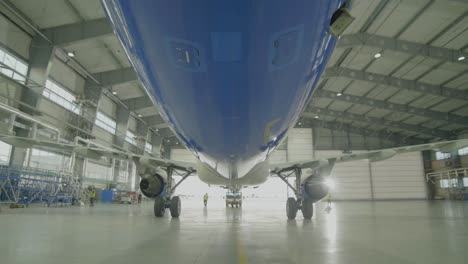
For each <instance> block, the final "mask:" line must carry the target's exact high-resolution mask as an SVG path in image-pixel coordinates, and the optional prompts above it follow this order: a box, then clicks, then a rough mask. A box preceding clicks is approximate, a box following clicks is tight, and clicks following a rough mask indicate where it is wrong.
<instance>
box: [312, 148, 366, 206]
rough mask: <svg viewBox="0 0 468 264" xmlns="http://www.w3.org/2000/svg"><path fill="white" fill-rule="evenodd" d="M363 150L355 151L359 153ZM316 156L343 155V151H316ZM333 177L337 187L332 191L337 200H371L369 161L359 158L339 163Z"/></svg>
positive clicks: (334, 169)
mask: <svg viewBox="0 0 468 264" xmlns="http://www.w3.org/2000/svg"><path fill="white" fill-rule="evenodd" d="M359 152H362V151H353V153H355V154H358V153H359ZM315 155H316V158H327V157H336V156H339V155H343V154H342V153H341V151H324V150H322V151H316V153H315ZM331 177H332V179H333V182H334V183H335V187H334V188H333V190H332V191H331V192H330V193H331V195H332V199H336V200H370V199H372V189H371V184H370V177H371V175H370V170H369V162H368V161H367V160H358V161H353V162H344V163H338V164H336V165H335V167H334V168H333V171H332V174H331Z"/></svg>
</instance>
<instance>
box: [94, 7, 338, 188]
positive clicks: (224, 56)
mask: <svg viewBox="0 0 468 264" xmlns="http://www.w3.org/2000/svg"><path fill="white" fill-rule="evenodd" d="M344 2H345V0H316V1H309V0H301V1H284V0H268V1H266V0H264V1H262V0H259V1H247V0H245V1H214V0H204V1H192V0H174V1H163V0H139V1H125V0H103V3H104V6H105V9H106V12H107V13H108V16H109V17H110V18H111V21H112V24H113V26H114V28H115V31H116V33H117V35H118V37H119V39H120V41H121V42H122V44H123V46H124V48H125V50H126V52H127V54H128V56H129V58H130V61H131V62H132V64H133V66H134V67H135V69H136V72H137V74H138V76H139V78H140V81H141V83H142V84H143V86H144V88H145V89H146V91H147V93H148V94H149V95H150V96H151V97H152V98H153V99H154V101H155V103H156V105H157V106H158V108H159V109H158V110H159V112H160V113H161V115H162V117H163V118H164V119H165V120H166V121H167V123H168V124H169V126H170V128H171V129H172V130H173V131H174V132H175V133H176V135H177V136H178V137H179V139H180V140H181V141H182V142H183V143H184V144H185V146H186V147H187V148H188V149H190V151H191V152H192V153H193V154H194V155H195V156H196V157H197V158H198V159H199V160H200V164H202V165H200V166H199V170H200V171H199V172H198V173H199V175H200V178H201V179H202V180H204V177H203V176H202V175H211V176H213V177H211V176H210V178H213V179H217V178H219V181H220V182H222V184H220V185H224V184H225V183H226V182H231V183H232V182H236V181H237V182H239V184H240V185H252V184H253V185H255V184H258V183H261V182H260V181H261V180H262V179H263V181H264V180H265V179H266V177H268V175H269V172H268V171H267V170H266V171H265V169H264V167H265V165H264V164H267V163H266V162H265V161H266V159H267V158H268V156H269V155H270V154H271V152H272V151H273V150H274V149H275V148H276V147H277V146H278V144H279V143H280V142H281V141H282V140H283V139H284V138H285V137H286V135H287V131H288V129H289V128H290V127H291V126H293V125H294V124H295V123H296V122H297V119H298V118H299V115H300V113H301V112H302V111H303V109H304V107H305V105H306V103H307V101H308V100H309V98H310V96H311V94H312V92H313V90H314V88H315V86H316V84H317V81H318V79H319V77H320V74H321V73H322V72H323V70H324V67H325V65H326V63H327V61H328V58H329V56H330V55H331V52H332V50H333V48H334V45H335V42H336V37H334V36H332V35H331V34H330V33H329V24H330V20H331V17H332V15H333V13H334V12H335V10H337V9H338V8H339V7H340V6H341V5H342V4H343V3H344ZM200 172H203V173H200ZM260 174H262V176H259V175H260ZM263 175H264V176H263ZM243 178H245V179H243ZM242 179H243V180H242ZM205 181H206V179H205ZM263 181H262V182H263Z"/></svg>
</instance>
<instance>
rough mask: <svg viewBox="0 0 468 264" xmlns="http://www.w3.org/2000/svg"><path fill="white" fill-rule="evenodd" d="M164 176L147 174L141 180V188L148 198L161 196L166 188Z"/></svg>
mask: <svg viewBox="0 0 468 264" xmlns="http://www.w3.org/2000/svg"><path fill="white" fill-rule="evenodd" d="M165 185H166V183H165V181H164V178H163V177H162V176H161V175H159V174H157V173H155V174H151V175H148V174H147V175H145V176H143V177H142V178H141V181H140V190H141V192H142V193H143V194H144V195H145V196H146V197H148V198H156V197H158V196H160V195H161V194H162V193H163V192H164V189H165Z"/></svg>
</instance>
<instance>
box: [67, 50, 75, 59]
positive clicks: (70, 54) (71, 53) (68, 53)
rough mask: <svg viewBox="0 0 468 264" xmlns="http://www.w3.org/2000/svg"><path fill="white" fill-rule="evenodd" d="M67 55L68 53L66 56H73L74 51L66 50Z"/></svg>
mask: <svg viewBox="0 0 468 264" xmlns="http://www.w3.org/2000/svg"><path fill="white" fill-rule="evenodd" d="M67 55H68V57H70V58H73V57H75V52H73V51H69V52H67Z"/></svg>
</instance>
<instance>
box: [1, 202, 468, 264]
mask: <svg viewBox="0 0 468 264" xmlns="http://www.w3.org/2000/svg"><path fill="white" fill-rule="evenodd" d="M284 205H285V201H283V200H281V201H272V200H256V199H249V200H246V201H245V204H244V208H242V209H232V208H225V207H224V206H223V200H218V201H217V200H215V199H211V200H210V201H209V204H208V208H206V209H204V208H203V206H202V205H201V201H189V200H183V206H184V208H183V211H182V216H181V217H180V219H171V218H170V216H168V215H166V216H165V217H164V218H160V219H157V218H154V217H153V215H152V203H151V202H146V203H144V204H142V205H97V206H96V207H94V208H89V207H83V208H79V207H72V208H42V207H41V208H27V209H6V208H5V207H4V208H3V210H2V212H1V213H0V263H2V264H10V263H15V264H16V263H35V264H41V263H60V264H65V263H66V264H68V263H86V264H92V263H112V264H116V263H126V264H128V263H132V264H137V263H202V264H208V263H359V264H363V263H379V264H384V263H425V264H428V263H468V203H467V202H465V203H463V202H426V201H398V202H339V203H336V204H334V206H333V210H332V211H331V212H329V213H327V212H325V211H324V208H325V207H326V204H324V203H321V204H318V205H316V207H315V208H316V216H315V217H314V218H313V219H312V220H309V221H305V220H303V219H302V216H301V215H300V214H298V218H297V220H294V221H288V220H286V217H285V212H284V211H285V210H284V207H285V206H284Z"/></svg>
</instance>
